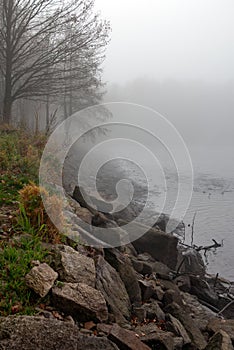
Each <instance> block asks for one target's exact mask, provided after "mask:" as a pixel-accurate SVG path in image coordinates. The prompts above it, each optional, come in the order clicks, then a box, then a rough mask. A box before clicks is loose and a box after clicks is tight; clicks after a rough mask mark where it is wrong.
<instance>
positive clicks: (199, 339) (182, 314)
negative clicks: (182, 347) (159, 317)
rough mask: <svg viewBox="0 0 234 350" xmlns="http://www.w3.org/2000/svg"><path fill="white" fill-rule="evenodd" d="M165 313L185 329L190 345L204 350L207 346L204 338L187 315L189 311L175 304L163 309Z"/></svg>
mask: <svg viewBox="0 0 234 350" xmlns="http://www.w3.org/2000/svg"><path fill="white" fill-rule="evenodd" d="M164 311H165V312H167V313H170V314H171V315H173V316H174V317H175V318H177V319H178V320H179V321H180V322H181V323H182V324H183V326H184V328H185V329H186V332H187V333H188V335H189V337H190V339H191V341H192V343H193V344H194V345H195V346H196V347H197V348H198V349H204V348H205V346H206V345H207V343H206V341H205V338H204V336H203V334H202V333H201V331H200V329H199V328H198V327H197V326H196V324H195V322H194V320H193V319H192V317H191V316H190V315H189V311H188V310H186V309H185V308H183V307H180V306H179V305H178V304H176V303H175V302H173V303H171V304H169V305H168V306H167V307H166V308H165V309H164Z"/></svg>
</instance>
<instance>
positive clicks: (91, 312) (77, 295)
mask: <svg viewBox="0 0 234 350" xmlns="http://www.w3.org/2000/svg"><path fill="white" fill-rule="evenodd" d="M52 295H53V304H54V305H55V307H57V308H58V310H61V311H62V312H64V313H65V314H69V315H72V316H73V317H74V318H76V319H78V320H79V321H81V322H83V321H90V319H93V320H97V321H101V322H102V321H106V320H107V318H108V310H107V306H106V301H105V299H104V297H103V295H102V293H101V292H99V291H98V290H96V289H94V288H92V287H90V286H88V285H87V284H84V283H66V282H65V283H62V284H61V286H56V287H54V288H53V289H52Z"/></svg>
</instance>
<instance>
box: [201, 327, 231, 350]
mask: <svg viewBox="0 0 234 350" xmlns="http://www.w3.org/2000/svg"><path fill="white" fill-rule="evenodd" d="M216 349H219V350H233V346H232V341H231V338H230V337H229V335H228V334H227V333H226V332H224V331H222V330H220V331H219V332H217V333H215V334H214V335H213V337H212V338H211V339H210V340H209V343H208V345H207V346H206V347H205V350H216Z"/></svg>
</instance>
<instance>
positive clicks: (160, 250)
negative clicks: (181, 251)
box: [129, 223, 178, 269]
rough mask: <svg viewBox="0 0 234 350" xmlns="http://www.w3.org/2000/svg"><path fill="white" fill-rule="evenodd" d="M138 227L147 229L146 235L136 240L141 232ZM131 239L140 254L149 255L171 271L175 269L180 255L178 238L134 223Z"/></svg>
mask: <svg viewBox="0 0 234 350" xmlns="http://www.w3.org/2000/svg"><path fill="white" fill-rule="evenodd" d="M138 226H140V227H141V228H142V229H145V230H146V233H145V234H144V235H143V236H141V237H140V238H137V239H136V238H135V237H136V232H138V231H139V228H138ZM129 237H130V239H131V242H132V244H133V246H134V248H135V249H136V251H137V252H138V253H145V252H146V253H149V254H150V255H151V256H152V257H153V258H154V259H155V260H157V261H159V262H162V263H163V264H165V265H167V266H168V267H169V268H171V269H175V267H176V264H177V255H178V252H177V244H178V238H176V237H174V236H172V235H170V234H167V233H165V232H162V231H160V230H157V229H155V228H148V227H146V226H144V225H142V224H139V223H137V224H134V223H132V225H131V232H129Z"/></svg>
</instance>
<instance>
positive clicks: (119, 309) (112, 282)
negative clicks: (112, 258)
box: [96, 256, 131, 323]
mask: <svg viewBox="0 0 234 350" xmlns="http://www.w3.org/2000/svg"><path fill="white" fill-rule="evenodd" d="M96 273H97V279H96V288H97V289H98V290H99V291H100V292H101V293H102V294H103V295H104V298H105V300H106V302H107V304H108V306H109V308H110V312H111V313H112V314H113V315H114V316H115V319H116V322H118V323H124V322H125V321H126V319H127V320H128V319H130V315H131V312H130V310H131V303H130V300H129V296H128V293H127V290H126V288H125V285H124V283H123V281H122V280H121V278H120V276H119V274H118V272H117V271H116V270H115V269H114V268H113V267H112V266H111V265H110V264H109V263H108V262H107V261H105V259H104V258H103V257H102V256H98V258H97V262H96Z"/></svg>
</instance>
